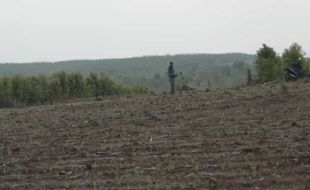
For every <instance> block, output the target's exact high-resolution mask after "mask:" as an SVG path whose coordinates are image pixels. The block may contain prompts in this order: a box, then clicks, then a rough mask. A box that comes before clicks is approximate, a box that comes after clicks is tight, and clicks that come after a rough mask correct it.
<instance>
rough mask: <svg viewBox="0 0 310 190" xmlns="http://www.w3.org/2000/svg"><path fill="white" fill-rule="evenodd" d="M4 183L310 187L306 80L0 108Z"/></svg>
mask: <svg viewBox="0 0 310 190" xmlns="http://www.w3.org/2000/svg"><path fill="white" fill-rule="evenodd" d="M0 189H1V190H2V189H31V190H34V189H38V190H42V189H83V190H84V189H126V190H127V189H210V190H212V189H236V190H237V189H238V190H239V189H255V190H259V189H270V190H273V189H275V190H286V189H293V190H309V189H310V84H309V83H305V82H294V83H285V84H266V85H260V86H254V87H242V88H234V89H227V90H215V91H210V92H187V93H183V94H176V95H175V96H170V95H145V96H126V97H125V96H123V97H109V98H103V99H102V100H100V101H94V100H83V101H79V102H73V103H66V104H57V105H51V106H37V107H29V108H22V109H2V110H0Z"/></svg>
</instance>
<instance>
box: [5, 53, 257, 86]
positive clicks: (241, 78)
mask: <svg viewBox="0 0 310 190" xmlns="http://www.w3.org/2000/svg"><path fill="white" fill-rule="evenodd" d="M254 58H255V57H254V55H249V54H242V53H231V54H189V55H174V56H170V55H167V56H147V57H135V58H126V59H102V60H76V61H63V62H44V63H43V62H42V63H27V64H14V63H10V64H0V76H11V75H16V74H20V75H27V76H29V75H40V74H48V75H50V74H53V73H56V72H59V71H66V72H81V73H89V72H95V73H103V74H105V75H107V76H109V77H110V78H112V79H114V80H116V81H118V82H121V83H124V84H130V85H132V84H134V85H142V86H145V87H148V88H150V89H152V90H154V91H157V92H160V91H165V90H166V89H167V88H168V84H167V76H166V70H167V67H168V64H169V62H170V61H173V62H174V63H175V70H176V71H177V72H178V73H179V72H182V76H181V77H179V78H178V80H179V82H178V84H179V85H181V84H184V83H187V84H188V85H190V86H192V87H196V88H205V87H206V86H208V84H209V81H210V83H211V85H212V86H213V87H227V86H232V85H236V84H240V83H243V82H245V78H246V69H253V62H254Z"/></svg>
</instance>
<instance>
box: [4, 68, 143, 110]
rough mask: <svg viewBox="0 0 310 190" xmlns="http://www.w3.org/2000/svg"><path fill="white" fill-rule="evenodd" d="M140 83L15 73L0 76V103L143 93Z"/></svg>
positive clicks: (75, 75)
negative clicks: (130, 83) (131, 84)
mask: <svg viewBox="0 0 310 190" xmlns="http://www.w3.org/2000/svg"><path fill="white" fill-rule="evenodd" d="M146 92H147V89H145V88H143V87H128V86H124V85H120V84H116V83H115V82H114V81H112V80H110V79H109V78H107V77H106V76H104V75H102V74H100V75H98V74H96V73H90V74H89V75H87V76H84V75H83V74H81V73H71V74H68V73H65V72H60V73H56V74H54V75H52V76H46V75H39V76H32V77H26V76H21V75H15V76H12V77H2V78H0V107H12V106H15V105H19V104H23V105H25V104H27V105H31V104H39V103H40V104H44V103H52V102H53V101H59V100H65V99H69V98H86V97H98V96H107V95H121V94H140V93H146Z"/></svg>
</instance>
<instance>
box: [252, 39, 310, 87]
mask: <svg viewBox="0 0 310 190" xmlns="http://www.w3.org/2000/svg"><path fill="white" fill-rule="evenodd" d="M305 55H306V53H305V52H304V51H303V50H302V46H301V45H299V44H298V43H293V44H292V45H291V46H290V47H289V48H287V49H285V50H284V51H283V53H282V55H281V56H279V55H278V54H277V52H276V51H275V50H274V49H273V48H271V47H269V46H267V45H266V44H263V47H262V48H260V49H259V50H258V51H257V54H256V68H257V69H256V70H257V75H258V78H259V80H260V81H261V82H268V81H272V80H275V79H278V78H282V77H283V69H284V68H286V67H288V66H290V65H291V64H293V63H295V62H297V61H298V60H300V64H301V67H302V68H303V70H304V71H305V72H308V71H309V69H310V67H309V63H308V62H307V61H306V59H305Z"/></svg>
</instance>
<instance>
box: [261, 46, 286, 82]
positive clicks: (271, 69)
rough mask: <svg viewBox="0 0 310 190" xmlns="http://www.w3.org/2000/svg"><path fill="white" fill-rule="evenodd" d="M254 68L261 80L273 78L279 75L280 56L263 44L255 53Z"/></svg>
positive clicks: (265, 80)
mask: <svg viewBox="0 0 310 190" xmlns="http://www.w3.org/2000/svg"><path fill="white" fill-rule="evenodd" d="M255 62H256V70H257V74H258V78H259V80H260V81H261V82H267V81H271V80H275V79H277V78H278V77H280V75H281V63H280V58H279V57H278V56H277V53H276V51H275V50H274V49H273V48H271V47H268V46H267V45H266V44H263V47H262V48H260V49H259V50H258V51H257V53H256V61H255Z"/></svg>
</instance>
